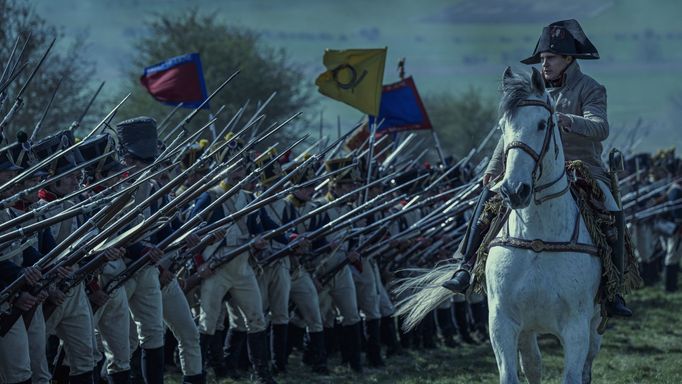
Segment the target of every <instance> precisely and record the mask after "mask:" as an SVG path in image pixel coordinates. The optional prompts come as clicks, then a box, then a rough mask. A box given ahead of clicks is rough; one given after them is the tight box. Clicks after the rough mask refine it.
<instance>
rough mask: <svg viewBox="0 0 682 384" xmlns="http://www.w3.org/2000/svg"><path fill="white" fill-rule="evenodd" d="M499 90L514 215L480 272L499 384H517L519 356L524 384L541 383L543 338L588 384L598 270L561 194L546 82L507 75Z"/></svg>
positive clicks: (573, 210)
mask: <svg viewBox="0 0 682 384" xmlns="http://www.w3.org/2000/svg"><path fill="white" fill-rule="evenodd" d="M503 88H504V96H503V100H502V103H501V111H502V113H503V119H502V121H503V123H502V125H501V128H502V135H503V140H504V143H505V157H506V167H505V169H506V170H505V174H504V178H503V179H502V181H501V182H500V183H499V184H498V186H499V192H500V193H501V195H502V197H503V199H504V201H505V202H506V203H507V204H508V205H509V207H510V208H511V209H512V211H511V213H510V215H509V218H508V220H507V224H506V225H505V227H503V228H502V230H501V232H500V234H499V235H498V237H497V238H496V239H495V240H493V242H492V243H491V248H490V251H489V255H488V260H487V264H486V269H485V276H486V284H487V293H488V305H489V308H490V317H489V322H490V338H491V341H492V345H493V349H494V351H495V358H496V359H497V366H498V368H499V371H500V382H501V383H517V382H518V373H517V361H518V360H517V350H518V351H519V352H520V353H521V361H522V366H523V371H524V373H525V375H526V377H527V378H528V381H529V382H531V383H539V382H540V378H541V361H540V350H539V348H538V344H537V336H538V335H539V334H545V333H549V334H552V335H555V336H556V337H557V338H558V339H559V340H560V342H561V344H562V346H563V350H564V372H563V382H564V383H581V382H582V383H589V382H590V381H591V376H592V361H593V360H594V358H595V357H596V355H597V353H598V352H599V347H600V344H601V337H600V335H599V334H598V332H597V328H598V326H599V323H600V321H601V313H600V308H599V305H598V304H597V303H596V301H595V299H596V297H597V290H598V288H599V282H600V277H601V263H600V261H599V259H598V258H597V257H596V256H595V253H596V252H595V250H596V249H595V248H594V247H593V246H592V240H591V238H590V235H589V233H588V231H587V228H586V226H585V224H584V222H583V220H582V217H581V215H580V212H579V211H578V207H577V205H576V203H575V201H574V199H573V198H572V196H571V195H570V193H566V192H567V188H568V178H567V177H566V172H565V166H564V152H563V147H562V143H561V135H560V131H559V128H558V126H557V124H556V117H555V115H554V113H553V111H554V108H553V102H552V99H551V97H550V96H549V94H548V93H547V92H546V90H545V86H544V82H543V79H542V75H541V74H540V72H538V71H537V70H536V69H533V72H532V74H531V76H530V78H528V76H521V75H517V74H514V73H512V71H511V69H509V68H507V70H506V71H505V73H504V79H503Z"/></svg>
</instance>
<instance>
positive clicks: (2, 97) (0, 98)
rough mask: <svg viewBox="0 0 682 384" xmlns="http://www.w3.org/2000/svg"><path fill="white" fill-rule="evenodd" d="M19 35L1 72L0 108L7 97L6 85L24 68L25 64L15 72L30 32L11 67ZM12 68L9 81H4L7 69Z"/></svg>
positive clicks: (29, 38)
mask: <svg viewBox="0 0 682 384" xmlns="http://www.w3.org/2000/svg"><path fill="white" fill-rule="evenodd" d="M20 37H21V35H19V34H17V39H16V41H15V42H14V48H12V52H11V53H10V55H9V59H8V60H7V65H6V66H5V69H4V70H3V71H2V77H0V84H2V86H1V87H0V106H2V104H4V103H5V98H6V97H7V94H6V93H5V89H6V88H7V86H8V85H10V84H11V83H12V81H14V79H15V78H16V77H17V76H18V75H19V73H21V72H22V71H23V70H24V68H25V67H26V64H27V63H24V64H23V65H22V66H21V67H20V68H19V70H18V71H16V72H15V70H16V68H17V65H18V64H19V62H20V61H21V57H22V56H23V55H24V51H25V50H26V46H27V45H28V42H29V41H30V40H31V32H29V33H28V38H27V39H26V41H25V42H24V46H23V47H22V48H21V52H19V57H18V58H17V60H16V62H15V64H14V65H12V61H13V59H14V54H15V53H16V50H17V46H18V45H19V38H20ZM10 67H11V68H12V69H11V70H10V71H9V80H7V81H5V75H6V74H7V70H8V69H9V68H10Z"/></svg>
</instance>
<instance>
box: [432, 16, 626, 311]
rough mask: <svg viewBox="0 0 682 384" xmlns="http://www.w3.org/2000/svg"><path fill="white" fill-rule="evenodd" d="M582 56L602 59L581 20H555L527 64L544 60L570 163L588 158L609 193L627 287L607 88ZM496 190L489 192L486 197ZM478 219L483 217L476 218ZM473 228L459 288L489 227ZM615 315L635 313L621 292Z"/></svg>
mask: <svg viewBox="0 0 682 384" xmlns="http://www.w3.org/2000/svg"><path fill="white" fill-rule="evenodd" d="M577 59H593V60H594V59H599V53H598V52H597V49H596V48H595V47H594V45H592V43H591V42H590V40H589V39H588V38H587V36H586V35H585V33H584V32H583V30H582V28H581V27H580V24H578V22H577V21H576V20H563V21H558V22H555V23H552V24H550V25H549V26H547V27H545V28H544V29H543V31H542V35H541V36H540V39H539V40H538V43H537V45H536V47H535V51H534V52H533V55H532V56H531V57H529V58H527V59H525V60H522V61H521V62H522V63H524V64H539V63H542V74H543V77H544V80H545V84H546V87H547V91H548V92H549V93H550V95H551V96H552V98H553V99H554V101H555V103H556V107H555V108H556V111H557V112H556V115H557V118H558V125H559V128H560V129H561V131H562V137H563V146H564V154H565V156H566V160H567V161H571V160H582V161H583V162H584V163H585V164H586V165H587V166H588V168H589V170H590V173H591V174H592V176H593V177H594V178H595V180H596V181H597V184H598V185H599V187H600V188H601V189H602V191H603V192H604V196H605V202H604V204H605V206H606V209H607V210H608V211H609V212H610V213H611V214H612V215H613V217H614V219H615V223H616V225H615V227H616V230H617V232H618V234H617V236H615V237H614V238H616V240H612V244H609V245H610V246H611V249H613V252H612V258H613V261H614V264H615V265H616V267H617V269H618V272H619V275H620V276H619V277H620V283H621V284H620V285H621V286H622V281H623V274H624V272H625V271H624V265H625V247H624V239H625V236H624V233H625V217H624V214H623V211H622V210H621V209H620V208H619V207H618V205H617V204H616V200H615V199H614V197H613V195H614V193H618V191H611V189H610V187H609V183H610V180H609V177H608V175H607V172H606V167H605V166H604V164H603V162H602V160H601V155H602V144H601V142H602V141H604V140H606V138H607V137H608V135H609V123H608V120H607V116H606V89H605V88H604V86H602V85H601V84H599V83H597V82H596V81H595V80H594V79H592V78H591V77H589V76H587V75H585V74H583V73H582V72H581V70H580V66H579V65H578V62H577ZM503 157H504V143H503V142H502V140H501V139H500V141H499V142H498V145H497V147H496V148H495V152H494V155H493V157H492V159H491V161H490V164H489V165H488V169H487V170H486V175H485V177H484V179H483V181H484V182H483V184H484V185H486V186H487V185H488V183H489V182H490V181H491V180H492V179H493V178H494V177H496V176H497V175H499V174H500V173H501V172H502V169H503V167H502V164H503V161H504V159H503ZM489 196H491V193H488V192H486V193H483V194H482V195H481V201H485V200H486V199H487V198H488V197H489ZM473 220H474V221H472V223H475V222H476V221H477V220H478V217H474V218H473ZM470 227H472V228H471V229H469V230H468V233H467V236H466V237H465V239H466V243H467V244H464V242H463V243H462V245H461V246H460V247H459V249H458V250H457V254H458V255H461V257H462V259H463V260H464V262H463V263H462V264H461V266H460V268H459V269H458V270H457V271H456V272H455V274H454V275H453V278H452V279H451V280H449V281H447V282H446V283H445V284H444V285H443V286H444V287H446V288H448V289H450V290H452V291H454V292H464V291H465V290H466V289H467V288H468V287H469V284H470V280H471V272H470V271H471V268H472V266H473V265H474V261H475V255H476V250H477V249H478V247H479V246H480V243H481V241H482V238H483V233H482V232H483V228H479V226H478V225H477V224H476V225H470ZM607 304H608V305H607V308H608V313H609V315H611V316H614V315H615V316H624V317H629V316H632V311H631V310H630V309H629V308H627V307H626V306H625V302H624V300H623V298H622V296H621V295H620V294H618V295H616V299H615V300H614V301H613V302H609V303H607Z"/></svg>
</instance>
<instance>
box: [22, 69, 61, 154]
mask: <svg viewBox="0 0 682 384" xmlns="http://www.w3.org/2000/svg"><path fill="white" fill-rule="evenodd" d="M63 80H64V78H63V77H62V78H61V79H59V81H58V82H57V86H55V87H54V91H52V96H51V97H50V101H48V103H47V105H46V106H45V110H44V111H43V114H42V115H41V116H40V119H39V120H38V122H37V123H36V126H35V127H34V128H33V132H32V133H31V137H29V139H28V143H29V145H32V144H33V141H34V140H35V139H36V137H38V132H40V128H41V127H42V126H43V121H45V117H46V116H47V112H48V111H49V110H50V107H51V106H52V102H53V101H54V97H55V96H57V91H58V90H59V86H60V85H62V81H63Z"/></svg>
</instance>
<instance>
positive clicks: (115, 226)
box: [44, 162, 234, 316]
mask: <svg viewBox="0 0 682 384" xmlns="http://www.w3.org/2000/svg"><path fill="white" fill-rule="evenodd" d="M200 164H201V162H196V163H195V164H193V165H192V166H190V167H189V168H188V169H187V170H185V171H184V172H182V173H181V174H180V175H178V176H176V177H175V178H173V179H172V180H170V181H169V182H168V183H166V184H165V185H163V186H162V187H160V188H159V189H158V190H157V191H155V192H154V193H152V194H151V195H150V196H148V197H147V198H146V199H145V200H144V201H142V202H140V203H137V202H136V205H135V206H134V209H129V210H126V211H125V213H124V214H123V215H122V216H121V217H119V218H118V219H116V220H115V221H114V222H113V223H111V224H110V225H108V226H106V227H104V228H100V232H99V233H98V234H97V235H95V236H94V237H92V238H90V239H88V240H87V241H85V244H82V245H79V246H78V247H77V248H75V249H73V247H72V248H71V249H72V250H71V251H69V253H67V255H65V256H63V257H62V260H64V259H66V260H68V264H66V265H67V266H70V265H73V264H75V263H76V262H78V261H79V260H81V259H83V257H85V256H87V255H88V254H89V253H91V252H93V251H94V252H95V253H98V252H99V251H101V250H104V249H107V248H110V247H116V246H118V245H121V244H125V243H126V242H127V241H128V240H130V239H131V238H134V237H135V236H136V235H137V234H138V233H139V232H141V231H144V230H146V229H147V228H149V226H151V225H153V224H155V223H156V222H157V221H158V220H160V219H162V217H163V216H164V215H165V214H166V213H168V212H169V211H171V210H173V209H175V208H176V205H175V204H174V201H175V200H178V199H182V198H184V196H185V194H192V193H196V192H197V190H202V189H203V190H205V189H208V188H210V187H211V184H210V182H209V183H207V181H208V180H209V179H214V180H211V181H215V182H217V181H218V180H219V176H222V175H223V174H224V173H225V172H227V171H229V168H228V169H227V170H224V171H221V172H218V171H219V169H218V168H216V169H215V170H214V172H211V173H209V174H207V175H206V176H205V177H204V178H203V179H202V180H200V182H198V183H196V184H194V185H193V186H192V187H190V188H188V189H187V190H185V191H184V192H183V193H182V194H180V195H178V196H177V197H176V198H175V199H173V200H171V202H169V204H167V205H165V206H163V207H162V208H160V209H159V210H158V211H156V212H155V213H153V214H152V215H151V216H150V217H149V218H147V219H145V220H144V221H143V222H142V223H140V224H138V225H137V226H136V227H134V228H133V229H132V230H130V231H127V232H125V233H123V234H122V235H120V236H118V237H116V238H114V239H113V240H112V239H111V236H113V235H115V234H116V233H117V232H118V231H119V230H121V229H122V228H123V227H124V226H126V225H128V224H129V223H130V222H131V221H132V220H134V218H135V216H137V215H139V214H140V213H142V211H143V210H144V209H146V207H148V206H149V205H151V204H152V203H153V202H154V201H157V200H158V199H160V198H162V197H163V196H164V195H165V194H167V193H168V192H169V191H170V190H172V189H173V188H175V187H177V186H178V185H179V184H180V183H182V182H183V181H184V179H185V177H186V176H187V174H188V172H191V170H192V168H193V167H196V166H199V165H200ZM233 166H234V165H233ZM215 173H218V175H216V174H215ZM135 189H137V188H135ZM131 197H132V193H127V194H125V195H121V196H119V197H118V198H117V199H125V200H126V201H127V200H129V199H130V198H131ZM120 211H121V210H119V211H117V212H116V213H118V212H120ZM88 222H90V221H88ZM86 224H87V223H86ZM84 227H85V225H83V226H81V227H79V228H78V230H77V231H76V232H79V231H81V230H82V229H83V228H84ZM98 227H99V226H98ZM72 236H73V234H72V235H71V236H69V237H67V239H65V240H64V241H62V242H61V243H60V244H59V245H58V246H57V248H55V249H53V250H52V251H51V252H50V253H48V255H46V256H45V257H49V256H50V255H51V254H53V253H57V254H58V253H61V252H62V251H64V250H66V249H65V247H64V246H63V244H73V243H74V242H73V241H72V239H71V237H72ZM105 262H106V259H105V258H104V254H103V253H99V254H97V255H96V256H95V257H93V259H91V260H90V261H89V262H88V263H86V265H85V266H83V267H81V268H80V270H79V272H84V271H87V272H88V273H89V272H93V271H94V270H96V269H97V268H99V266H101V265H102V264H104V263H105ZM64 264H65V262H60V263H59V264H58V265H59V266H62V265H64ZM53 269H54V267H53ZM77 276H78V277H77V278H71V279H69V280H64V281H62V282H61V283H60V284H59V289H61V290H63V291H65V290H68V289H70V288H71V287H73V286H75V285H76V284H78V283H79V282H80V281H81V280H82V279H83V278H84V276H85V273H79V274H78V275H77ZM52 277H55V276H52ZM44 313H45V315H46V316H49V314H50V313H51V308H49V307H46V308H44Z"/></svg>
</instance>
